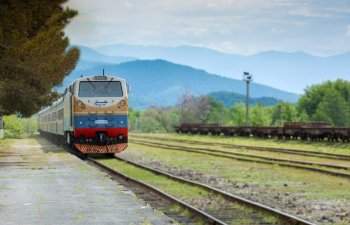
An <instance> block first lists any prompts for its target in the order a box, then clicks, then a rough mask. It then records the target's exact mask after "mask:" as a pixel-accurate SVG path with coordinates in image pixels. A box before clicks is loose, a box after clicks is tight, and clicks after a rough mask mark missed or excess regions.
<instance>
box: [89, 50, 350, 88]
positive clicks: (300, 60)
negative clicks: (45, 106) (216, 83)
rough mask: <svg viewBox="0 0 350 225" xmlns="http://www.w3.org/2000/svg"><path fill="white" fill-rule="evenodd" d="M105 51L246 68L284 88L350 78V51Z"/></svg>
mask: <svg viewBox="0 0 350 225" xmlns="http://www.w3.org/2000/svg"><path fill="white" fill-rule="evenodd" d="M96 50H97V51H99V52H100V53H102V54H107V55H119V56H132V57H136V58H139V59H164V60H168V61H171V62H174V63H179V64H183V65H189V66H192V67H195V68H200V69H204V70H205V71H208V72H209V73H213V74H220V75H223V76H226V77H231V78H236V79H241V78H242V72H243V71H248V72H250V73H252V74H253V75H254V81H255V82H257V83H261V84H265V85H268V86H272V87H276V88H279V89H283V90H289V91H293V92H298V93H302V92H303V89H304V88H305V87H306V86H307V85H311V84H315V83H319V82H322V81H325V80H328V79H330V80H335V79H337V78H343V79H350V67H348V64H349V62H350V53H345V54H339V55H335V56H330V57H317V56H312V55H309V54H306V53H303V52H294V53H285V52H277V51H268V52H262V53H259V54H255V55H251V56H242V55H233V54H226V53H222V52H218V51H214V50H211V49H207V48H199V47H190V46H179V47H158V46H138V45H125V44H117V45H108V46H100V47H97V48H96Z"/></svg>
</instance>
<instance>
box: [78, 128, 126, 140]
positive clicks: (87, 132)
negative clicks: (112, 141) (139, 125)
mask: <svg viewBox="0 0 350 225" xmlns="http://www.w3.org/2000/svg"><path fill="white" fill-rule="evenodd" d="M101 131H102V132H107V136H108V137H109V138H116V137H118V135H120V134H121V135H123V137H127V136H128V128H124V127H120V128H76V129H74V137H75V138H79V137H81V136H84V137H85V138H94V137H96V132H101Z"/></svg>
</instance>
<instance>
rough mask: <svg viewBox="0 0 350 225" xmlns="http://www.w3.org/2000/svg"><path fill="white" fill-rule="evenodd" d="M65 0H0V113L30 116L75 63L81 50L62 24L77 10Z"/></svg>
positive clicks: (54, 94)
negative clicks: (68, 5)
mask: <svg viewBox="0 0 350 225" xmlns="http://www.w3.org/2000/svg"><path fill="white" fill-rule="evenodd" d="M64 2H66V0H53V1H46V0H5V1H1V3H0V12H1V13H0V115H3V114H11V113H20V114H22V115H23V116H30V115H32V114H33V113H35V112H37V111H39V110H40V108H41V107H43V106H45V105H48V104H50V103H51V102H52V101H53V100H54V99H57V97H58V96H59V95H58V93H57V92H55V91H53V90H54V88H55V87H57V86H59V85H61V84H62V81H63V79H64V77H65V76H67V75H68V74H69V73H70V72H71V71H72V70H73V69H74V67H75V65H76V63H77V60H78V58H79V50H78V49H76V48H71V49H68V50H67V47H68V46H69V41H68V38H67V37H66V36H65V34H64V32H63V29H64V27H65V26H66V25H67V24H68V23H69V22H70V20H71V19H72V18H73V17H74V16H75V15H77V11H75V10H71V9H69V8H66V9H64V8H63V7H62V6H61V5H62V4H63V3H64Z"/></svg>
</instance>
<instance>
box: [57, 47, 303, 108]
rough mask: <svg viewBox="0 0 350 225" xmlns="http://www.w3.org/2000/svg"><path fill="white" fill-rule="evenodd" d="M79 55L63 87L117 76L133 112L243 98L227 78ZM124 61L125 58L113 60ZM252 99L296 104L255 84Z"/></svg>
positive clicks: (239, 84) (292, 97)
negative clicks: (186, 101)
mask: <svg viewBox="0 0 350 225" xmlns="http://www.w3.org/2000/svg"><path fill="white" fill-rule="evenodd" d="M86 51H87V49H84V50H82V51H81V53H82V54H81V59H80V61H79V63H78V65H77V67H76V69H75V70H74V71H73V72H72V73H71V74H70V75H69V76H68V77H67V78H66V79H65V81H64V84H65V85H64V86H67V85H68V84H69V83H70V82H72V81H73V80H74V79H76V78H78V77H80V76H81V75H84V76H87V75H100V74H102V70H103V69H104V70H105V73H106V74H108V75H118V76H121V77H123V78H125V79H126V80H127V82H128V83H129V84H130V85H131V87H132V93H131V94H130V105H131V106H132V107H134V108H137V109H143V108H148V107H150V106H173V105H175V104H176V103H178V101H179V98H180V97H181V96H182V95H183V94H185V93H191V94H194V95H195V96H201V95H207V94H209V93H212V92H219V91H226V92H234V93H237V94H241V95H244V94H245V91H246V84H245V82H244V81H242V80H236V79H232V78H227V77H223V76H219V75H215V74H210V73H207V72H206V71H204V70H201V69H196V68H193V67H190V66H186V65H180V64H175V63H172V62H168V61H165V60H159V59H157V60H134V58H132V57H130V59H131V60H133V61H127V62H122V63H119V62H117V61H116V63H113V61H112V62H111V61H104V60H102V59H108V60H110V59H111V58H108V57H107V58H105V57H106V56H103V57H104V58H99V57H100V56H101V53H97V52H95V51H93V50H89V57H90V58H89V57H85V55H84V52H86ZM117 59H118V60H127V59H128V57H121V58H116V60H117ZM251 96H252V98H260V97H274V98H276V99H281V100H286V101H291V102H296V100H297V99H298V97H299V96H298V95H297V94H294V93H291V92H286V91H282V90H279V89H276V88H272V87H269V86H266V85H261V84H258V83H252V84H251Z"/></svg>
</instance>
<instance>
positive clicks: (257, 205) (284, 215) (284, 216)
mask: <svg viewBox="0 0 350 225" xmlns="http://www.w3.org/2000/svg"><path fill="white" fill-rule="evenodd" d="M115 158H116V159H118V160H121V161H124V162H126V163H129V164H132V165H134V166H136V167H139V168H141V169H144V170H147V171H150V172H152V173H156V174H159V175H163V176H166V177H168V178H170V179H173V180H176V181H180V182H184V183H187V184H190V185H194V186H199V187H201V188H204V189H206V190H208V191H211V192H213V193H216V194H218V195H221V196H223V197H224V198H225V199H228V200H230V201H236V202H240V203H242V204H245V205H246V206H249V207H253V208H255V209H258V210H259V211H264V212H265V213H269V214H273V215H274V216H277V217H278V218H280V219H282V220H284V221H285V222H287V221H288V224H308V225H311V224H313V223H311V222H309V221H306V220H304V219H301V218H298V217H296V216H293V215H290V214H288V213H285V212H282V211H280V210H277V209H274V208H271V207H269V206H266V205H263V204H261V203H258V202H254V201H251V200H248V199H246V198H243V197H240V196H238V195H235V194H232V193H228V192H226V191H223V190H220V189H218V188H215V187H212V186H209V185H206V184H203V183H200V182H197V181H192V180H189V179H186V178H182V177H179V176H175V175H172V174H170V173H167V172H164V171H161V170H158V169H154V168H151V167H148V166H145V165H142V164H139V163H136V162H132V161H130V160H127V159H123V158H120V157H118V156H115Z"/></svg>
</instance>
